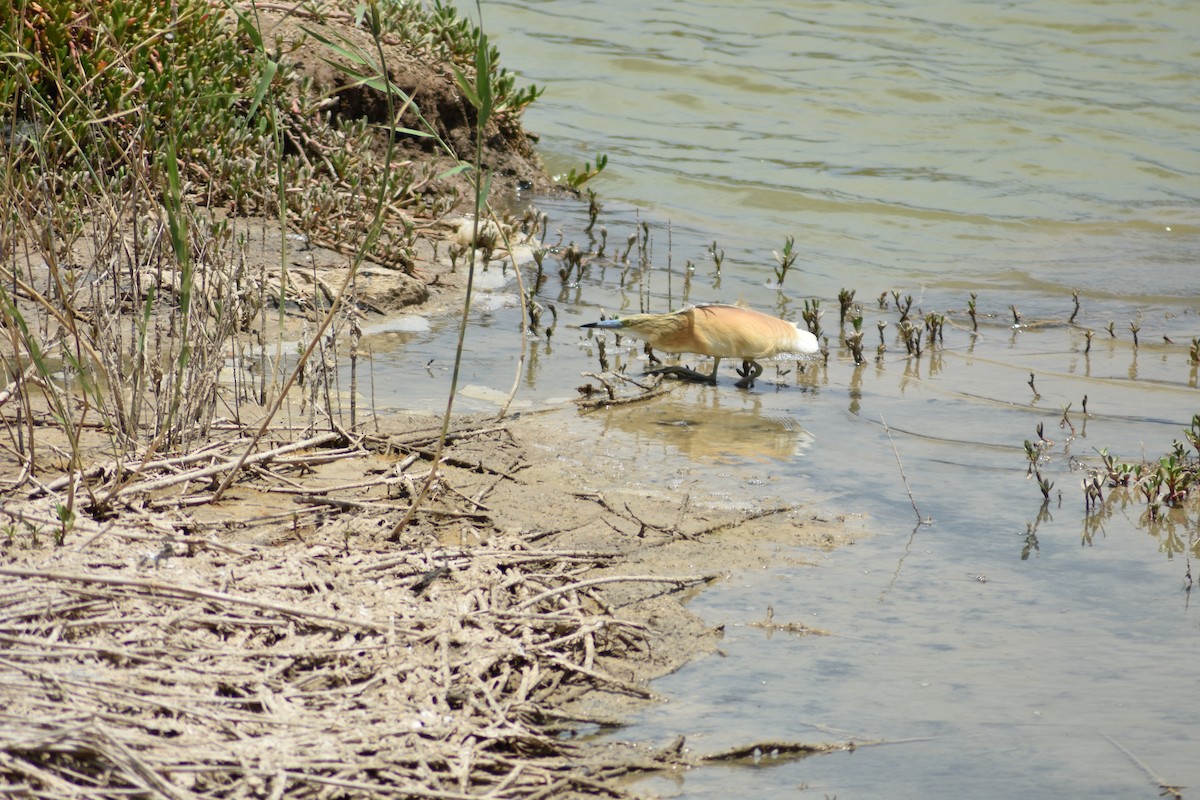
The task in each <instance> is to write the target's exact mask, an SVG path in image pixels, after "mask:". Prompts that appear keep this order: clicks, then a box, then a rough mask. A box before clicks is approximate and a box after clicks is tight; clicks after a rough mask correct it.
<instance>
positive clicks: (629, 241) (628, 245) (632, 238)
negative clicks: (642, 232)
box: [621, 233, 638, 264]
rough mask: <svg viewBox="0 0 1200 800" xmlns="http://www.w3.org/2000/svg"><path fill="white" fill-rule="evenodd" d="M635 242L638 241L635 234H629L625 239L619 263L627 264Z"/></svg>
mask: <svg viewBox="0 0 1200 800" xmlns="http://www.w3.org/2000/svg"><path fill="white" fill-rule="evenodd" d="M637 240H638V237H637V234H636V233H631V234H629V236H628V237H626V239H625V252H624V253H622V254H621V263H622V264H628V263H629V254H630V253H631V252H633V246H634V245H636V244H637Z"/></svg>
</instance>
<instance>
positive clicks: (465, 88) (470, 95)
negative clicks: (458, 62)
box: [450, 64, 479, 109]
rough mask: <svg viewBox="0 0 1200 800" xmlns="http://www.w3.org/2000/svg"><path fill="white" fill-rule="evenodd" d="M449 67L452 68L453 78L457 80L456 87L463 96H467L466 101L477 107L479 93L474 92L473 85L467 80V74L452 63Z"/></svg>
mask: <svg viewBox="0 0 1200 800" xmlns="http://www.w3.org/2000/svg"><path fill="white" fill-rule="evenodd" d="M450 69H452V70H454V79H455V80H456V81H458V88H459V90H460V91H462V93H463V96H464V97H466V98H467V101H468V102H469V103H470V104H471V105H472V106H474V107H475V108H476V109H478V108H479V95H477V94H476V93H475V87H474V86H472V85H471V84H470V82H469V81H468V80H467V76H466V75H464V74H463V71H462V70H461V69H459V68H458V67H456V66H454V65H453V64H451V65H450Z"/></svg>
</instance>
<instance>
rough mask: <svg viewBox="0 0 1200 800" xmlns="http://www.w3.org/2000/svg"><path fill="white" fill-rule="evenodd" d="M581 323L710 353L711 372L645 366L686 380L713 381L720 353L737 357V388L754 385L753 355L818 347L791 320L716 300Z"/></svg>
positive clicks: (667, 348)
mask: <svg viewBox="0 0 1200 800" xmlns="http://www.w3.org/2000/svg"><path fill="white" fill-rule="evenodd" d="M582 327H584V328H605V329H616V330H620V331H622V332H624V333H629V334H632V335H633V336H637V337H638V338H640V339H644V340H645V341H647V342H648V343H649V344H650V346H651V347H653V348H655V349H656V350H662V351H663V352H665V353H696V354H697V355H702V356H712V359H713V367H712V372H711V373H709V374H708V375H705V374H704V373H701V372H696V371H695V370H692V369H688V368H686V367H678V366H669V367H661V368H659V369H655V370H651V371H650V374H652V375H662V374H669V375H678V376H680V377H682V378H688V379H690V380H696V381H704V382H706V383H716V382H717V367H718V366H719V365H720V363H721V359H722V358H740V359H742V368H741V369H739V370H738V371H737V372H738V374H739V375H741V376H742V379H741V380H740V381H738V382H737V385H738V386H739V387H741V388H743V389H746V388H749V387H750V386H753V385H754V379H755V378H757V377H758V376H759V375H761V374H762V371H763V368H762V366H761V365H760V364H759V363H758V361H757V360H756V359H760V358H775V357H777V356H782V355H804V356H809V355H815V354H816V353H819V352H820V350H821V348H820V345H819V344H818V343H817V337H815V336H813V335H812V334H811V333H809V332H808V331H805V330H801V329H800V328H798V327H796V325H795V323H792V322H788V321H787V320H782V319H779V318H778V317H772V316H771V315H770V314H764V313H762V312H761V311H754V310H753V309H749V308H743V307H741V306H730V305H724V304H721V303H711V304H702V305H695V306H688V307H687V308H683V309H680V310H679V311H675V312H672V313H670V314H632V315H630V316H628V317H621V318H620V319H606V320H603V321H601V322H589V323H588V324H586V325H583V326H582Z"/></svg>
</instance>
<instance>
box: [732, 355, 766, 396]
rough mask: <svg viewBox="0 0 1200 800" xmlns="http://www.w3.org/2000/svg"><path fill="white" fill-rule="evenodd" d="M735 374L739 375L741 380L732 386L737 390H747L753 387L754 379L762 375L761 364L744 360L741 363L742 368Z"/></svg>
mask: <svg viewBox="0 0 1200 800" xmlns="http://www.w3.org/2000/svg"><path fill="white" fill-rule="evenodd" d="M737 374H738V375H741V376H742V379H741V380H740V381H738V382H737V383H736V384H734V385H735V386H737V387H738V388H739V389H749V388H750V387H751V386H753V385H754V379H755V378H757V377H758V376H759V375H762V374H763V368H762V364H759V363H758V362H757V361H751V360H750V359H746V360H744V361H742V368H741V369H739V370H738V371H737Z"/></svg>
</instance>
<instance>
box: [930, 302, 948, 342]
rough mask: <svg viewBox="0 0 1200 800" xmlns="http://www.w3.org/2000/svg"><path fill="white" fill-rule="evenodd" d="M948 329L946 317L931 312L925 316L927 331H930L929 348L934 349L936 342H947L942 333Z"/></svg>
mask: <svg viewBox="0 0 1200 800" xmlns="http://www.w3.org/2000/svg"><path fill="white" fill-rule="evenodd" d="M945 328H946V315H945V314H938V313H936V312H933V311H931V312H929V313H928V314H926V315H925V330H927V331H929V346H930V347H933V344H934V342H943V343H944V341H945V339H944V338H943V337H944V334H943V333H942V332H943V331H944V330H945Z"/></svg>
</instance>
